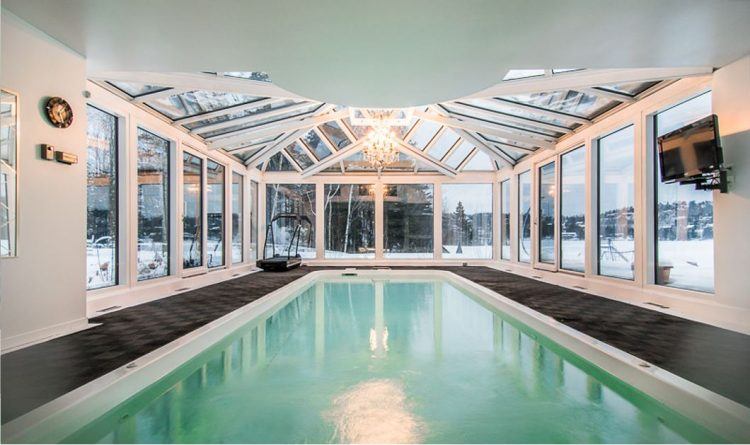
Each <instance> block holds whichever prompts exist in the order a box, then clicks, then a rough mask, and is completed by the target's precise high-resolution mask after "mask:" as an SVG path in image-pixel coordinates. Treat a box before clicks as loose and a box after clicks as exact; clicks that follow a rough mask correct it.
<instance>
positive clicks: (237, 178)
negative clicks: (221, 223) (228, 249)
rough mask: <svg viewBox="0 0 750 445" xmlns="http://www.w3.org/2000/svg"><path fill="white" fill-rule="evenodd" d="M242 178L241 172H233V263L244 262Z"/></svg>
mask: <svg viewBox="0 0 750 445" xmlns="http://www.w3.org/2000/svg"><path fill="white" fill-rule="evenodd" d="M242 180H243V177H242V175H241V174H239V173H236V172H232V263H241V262H242V257H243V255H242V236H243V234H242V229H243V226H242V215H243V211H242V203H243V201H242V185H243V184H242Z"/></svg>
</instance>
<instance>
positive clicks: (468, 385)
mask: <svg viewBox="0 0 750 445" xmlns="http://www.w3.org/2000/svg"><path fill="white" fill-rule="evenodd" d="M66 441H68V442H118V443H126V442H128V443H146V442H151V443H154V442H157V443H158V442H208V443H213V442H284V443H297V442H317V443H320V442H458V443H460V442H621V443H628V442H652V443H653V442H657V443H658V442H663V443H674V442H686V441H690V442H695V441H697V442H716V441H723V440H722V439H721V438H720V437H717V436H715V435H713V434H711V433H710V432H708V431H706V430H705V429H703V428H701V427H700V426H698V425H697V424H695V423H693V422H692V421H690V420H688V419H686V418H684V417H682V416H680V415H678V414H676V413H675V412H673V411H671V410H670V409H668V408H666V407H665V406H663V405H660V404H659V403H657V402H656V401H654V400H653V399H651V398H649V397H648V396H646V395H644V394H643V393H641V392H639V391H638V390H636V389H634V388H632V387H629V386H627V385H625V384H623V383H622V382H620V381H618V380H617V379H615V378H614V377H612V376H611V375H609V374H606V373H604V372H602V371H601V370H599V369H598V368H595V367H594V366H593V365H591V364H589V363H588V362H586V361H584V360H583V359H581V358H579V357H577V356H575V355H573V354H571V353H570V352H568V351H566V350H563V349H562V348H561V347H559V346H557V345H556V344H555V343H553V342H552V341H550V340H549V339H547V338H544V337H541V336H540V335H539V334H537V333H535V332H534V331H532V330H531V329H529V328H528V327H525V326H524V325H521V324H520V323H518V322H517V321H515V320H512V319H510V318H509V317H507V316H506V315H504V314H501V313H498V312H497V311H495V310H491V309H489V307H487V306H486V305H485V304H484V303H482V302H480V300H478V299H475V298H474V297H471V296H469V295H467V294H465V293H463V292H462V291H461V290H459V289H457V288H456V287H454V286H452V285H451V284H450V283H448V282H443V281H423V282H411V283H404V282H401V283H399V282H395V281H393V282H387V281H386V282H383V281H375V282H372V281H364V280H359V281H352V282H318V283H315V284H314V285H313V286H312V287H310V288H309V289H307V290H306V291H304V292H303V293H301V294H300V295H299V296H298V297H297V298H294V299H292V300H291V301H290V302H289V303H288V304H286V305H284V306H283V307H281V308H280V309H278V310H276V311H274V312H273V313H270V314H268V315H266V316H264V317H260V319H258V320H255V321H253V322H251V323H250V324H248V325H247V326H245V327H243V328H241V329H239V330H238V331H236V332H234V333H233V334H231V335H230V336H228V337H227V338H225V339H224V340H223V341H222V342H220V343H219V344H217V345H216V346H215V347H213V348H211V349H209V350H207V351H205V352H204V353H202V354H201V355H199V356H198V357H196V358H195V359H193V360H191V361H190V362H188V363H186V364H185V365H183V366H182V367H180V368H179V369H177V370H176V371H175V372H173V373H172V374H170V375H169V376H167V377H165V378H164V379H162V380H161V381H159V382H157V383H155V384H154V385H152V386H151V387H150V388H148V389H147V390H145V391H144V392H142V393H141V394H138V395H136V396H135V397H133V398H132V399H130V400H129V401H127V402H125V403H123V404H122V405H121V406H119V407H118V408H116V409H114V410H112V411H111V412H109V413H107V414H105V415H104V416H102V417H101V418H100V419H98V420H97V421H95V422H93V423H92V424H90V425H88V426H87V427H85V428H84V429H82V430H80V431H78V432H77V433H75V434H74V435H72V436H71V437H69V438H67V440H66Z"/></svg>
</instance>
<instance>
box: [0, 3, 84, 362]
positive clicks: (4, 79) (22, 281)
mask: <svg viewBox="0 0 750 445" xmlns="http://www.w3.org/2000/svg"><path fill="white" fill-rule="evenodd" d="M0 57H1V60H2V74H1V75H0V85H1V86H2V87H3V88H7V89H9V90H11V91H13V92H15V93H17V94H19V96H20V100H19V119H20V121H19V124H20V125H19V157H18V172H19V198H18V199H19V202H18V205H19V212H20V213H19V216H18V221H19V224H20V227H19V232H18V257H17V258H9V259H3V260H2V261H0V273H1V275H0V297H1V298H2V303H1V310H0V312H1V315H0V328H1V329H2V337H3V338H2V346H3V349H5V348H7V347H12V346H15V345H18V344H23V343H26V342H28V341H33V340H38V339H39V338H44V337H47V336H50V335H54V334H59V333H60V332H66V331H70V330H73V329H77V328H80V327H83V326H85V325H86V318H85V316H86V293H85V289H86V285H85V277H86V273H85V272H86V271H85V269H84V267H85V266H84V264H85V263H84V257H85V252H86V244H85V239H86V236H85V235H86V234H85V231H86V107H85V100H84V97H83V95H82V92H83V90H84V89H85V88H86V61H85V59H84V58H83V57H81V56H80V55H78V54H76V53H74V52H72V51H71V50H69V49H68V48H66V47H64V46H63V45H61V44H59V43H58V42H55V41H53V40H52V39H50V38H49V37H47V36H46V35H44V34H42V33H41V32H39V31H38V30H36V29H34V28H32V27H30V26H29V25H27V24H26V23H24V22H22V21H21V20H20V19H18V18H16V17H15V16H13V15H11V14H9V13H8V12H7V11H4V10H3V11H2V53H1V55H0ZM48 96H60V97H62V98H64V99H66V100H67V101H68V102H69V103H70V105H71V107H72V108H73V113H74V120H73V125H72V126H71V127H69V128H67V129H58V128H55V127H53V126H52V125H50V124H49V123H48V122H47V120H46V118H45V116H44V103H45V98H46V97H48ZM42 143H45V144H52V145H54V146H55V147H57V148H59V149H61V150H64V151H67V152H71V153H74V154H76V155H78V159H79V162H78V164H76V165H71V166H68V165H65V164H61V163H57V162H49V161H43V160H41V159H40V156H39V145H40V144H42ZM51 253H54V255H52V254H51Z"/></svg>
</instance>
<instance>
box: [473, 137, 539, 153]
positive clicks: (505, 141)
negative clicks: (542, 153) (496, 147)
mask: <svg viewBox="0 0 750 445" xmlns="http://www.w3.org/2000/svg"><path fill="white" fill-rule="evenodd" d="M479 136H481V137H482V139H484V140H486V141H489V142H496V143H500V144H507V145H513V146H516V147H519V148H520V149H524V148H525V149H528V150H535V149H536V147H534V146H533V145H530V144H525V143H521V142H518V141H515V140H512V139H506V138H501V137H498V136H492V135H486V134H484V133H480V134H479Z"/></svg>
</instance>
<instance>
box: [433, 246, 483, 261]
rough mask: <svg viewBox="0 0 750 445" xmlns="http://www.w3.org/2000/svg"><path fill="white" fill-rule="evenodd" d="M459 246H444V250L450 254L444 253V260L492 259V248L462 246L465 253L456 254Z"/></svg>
mask: <svg viewBox="0 0 750 445" xmlns="http://www.w3.org/2000/svg"><path fill="white" fill-rule="evenodd" d="M457 248H458V246H446V245H443V249H445V250H447V251H448V252H449V253H445V252H443V258H444V259H491V258H492V246H461V250H462V252H463V253H456V249H457Z"/></svg>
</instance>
